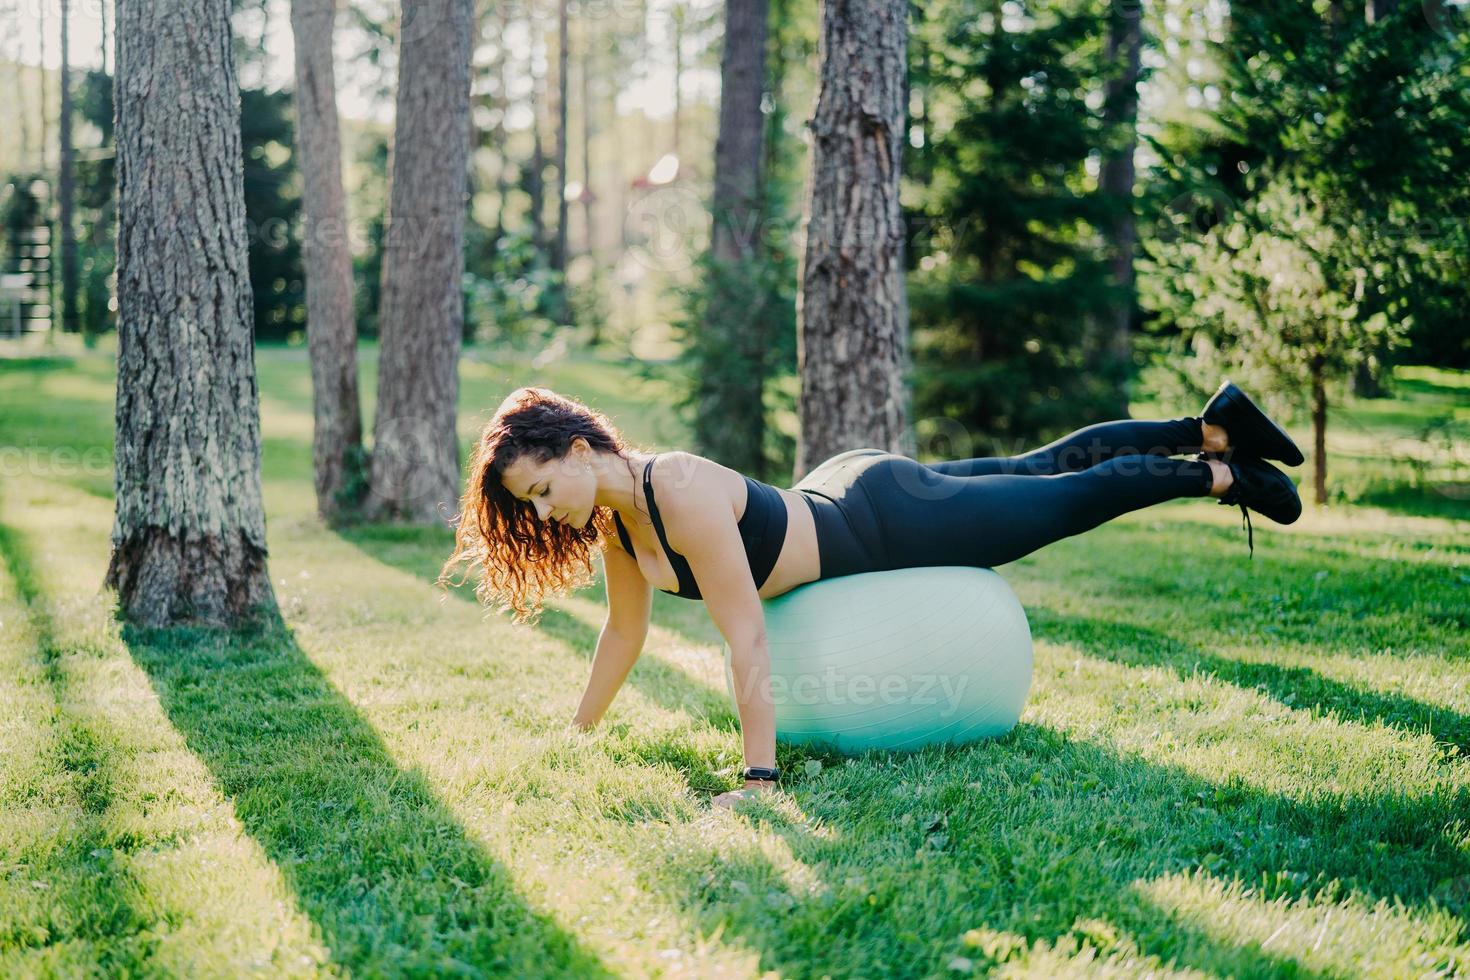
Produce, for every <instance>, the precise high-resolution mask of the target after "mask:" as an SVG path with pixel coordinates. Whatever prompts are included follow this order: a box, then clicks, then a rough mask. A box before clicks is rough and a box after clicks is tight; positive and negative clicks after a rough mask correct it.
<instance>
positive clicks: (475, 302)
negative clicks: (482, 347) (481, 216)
mask: <svg viewBox="0 0 1470 980" xmlns="http://www.w3.org/2000/svg"><path fill="white" fill-rule="evenodd" d="M465 237H466V247H467V251H468V253H469V254H468V256H467V259H466V269H465V299H466V316H465V323H466V330H467V332H469V331H473V333H472V336H473V337H474V339H475V341H476V342H478V343H481V344H486V345H490V346H494V347H499V346H501V345H508V346H510V347H514V348H516V349H518V350H525V349H527V348H528V347H533V346H544V345H545V343H547V342H549V341H550V339H551V337H552V334H553V333H554V332H555V331H556V330H557V329H558V328H557V325H556V324H555V323H554V322H553V321H552V320H551V318H550V312H549V302H550V299H549V296H550V291H551V290H552V288H553V286H554V284H555V282H556V280H557V275H556V273H555V272H553V271H552V269H551V268H550V267H549V266H548V265H547V263H546V254H545V252H544V251H543V250H542V249H540V248H538V247H537V245H536V243H535V242H533V241H532V240H531V237H530V235H529V234H528V233H527V234H523V233H520V232H516V231H510V230H507V231H502V232H501V234H500V235H499V237H498V238H493V237H492V232H491V230H489V229H486V228H483V227H481V226H480V225H478V224H476V223H475V222H473V221H471V222H468V223H467V224H466V227H465Z"/></svg>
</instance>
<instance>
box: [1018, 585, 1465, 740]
mask: <svg viewBox="0 0 1470 980" xmlns="http://www.w3.org/2000/svg"><path fill="white" fill-rule="evenodd" d="M1030 620H1031V630H1032V634H1033V635H1034V636H1036V637H1038V638H1042V639H1047V640H1051V641H1053V642H1062V643H1071V644H1074V645H1076V646H1077V647H1079V648H1081V649H1082V650H1083V651H1085V652H1086V653H1087V654H1088V655H1089V656H1093V657H1097V658H1099V659H1102V660H1111V661H1113V662H1115V663H1121V664H1130V665H1133V666H1149V667H1155V666H1156V667H1167V668H1168V669H1170V670H1172V671H1173V672H1174V673H1175V674H1176V675H1177V676H1178V677H1180V678H1181V679H1187V678H1189V677H1190V676H1191V675H1192V674H1194V673H1196V672H1199V673H1203V674H1207V675H1209V676H1210V677H1214V678H1216V679H1217V680H1221V681H1224V682H1225V683H1227V684H1234V685H1235V686H1237V687H1240V688H1243V689H1245V690H1248V691H1260V692H1264V693H1265V694H1266V695H1267V696H1268V697H1271V698H1274V699H1276V700H1277V701H1279V702H1280V703H1282V704H1283V705H1286V706H1287V707H1290V708H1295V709H1298V710H1307V711H1312V712H1314V713H1317V714H1331V715H1336V716H1337V717H1339V718H1341V719H1343V720H1344V721H1348V722H1356V723H1359V724H1371V723H1373V722H1375V721H1379V722H1382V723H1383V724H1385V725H1388V726H1390V727H1393V728H1397V729H1399V730H1400V731H1403V732H1407V733H1409V734H1411V735H1422V734H1425V733H1426V732H1427V733H1429V734H1430V735H1432V736H1433V737H1434V738H1435V739H1436V740H1437V741H1440V742H1445V743H1448V744H1450V745H1453V746H1455V747H1456V748H1457V749H1458V750H1459V751H1460V752H1461V753H1464V754H1470V718H1467V717H1466V716H1464V715H1462V714H1460V713H1459V712H1457V711H1453V710H1451V709H1449V708H1445V707H1441V706H1439V705H1433V704H1425V703H1424V702H1423V701H1418V700H1415V699H1414V698H1411V697H1406V696H1405V695H1402V694H1391V693H1387V692H1382V691H1373V690H1365V689H1363V688H1359V687H1354V686H1353V685H1351V684H1344V683H1342V682H1341V681H1335V680H1332V679H1330V678H1327V677H1323V676H1322V675H1321V674H1319V673H1318V672H1317V671H1315V670H1312V669H1310V668H1307V667H1283V666H1281V665H1279V664H1273V663H1252V662H1249V661H1243V660H1233V659H1231V658H1229V657H1222V656H1220V655H1219V654H1216V653H1211V652H1210V651H1208V650H1206V649H1204V648H1203V647H1199V646H1195V645H1193V644H1190V643H1186V642H1185V641H1183V640H1179V639H1176V638H1175V637H1173V636H1170V635H1169V634H1167V633H1163V632H1160V631H1158V630H1154V629H1149V628H1147V627H1143V626H1133V625H1130V624H1128V623H1119V622H1113V621H1109V620H1101V619H1089V618H1086V617H1082V616H1067V615H1062V614H1059V613H1055V612H1052V611H1051V610H1049V609H1032V610H1031V611H1030Z"/></svg>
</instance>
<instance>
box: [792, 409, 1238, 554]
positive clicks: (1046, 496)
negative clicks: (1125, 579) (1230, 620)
mask: <svg viewBox="0 0 1470 980" xmlns="http://www.w3.org/2000/svg"><path fill="white" fill-rule="evenodd" d="M1202 441H1203V439H1202V434H1201V423H1200V420H1199V419H1198V418H1180V419H1172V420H1170V421H1165V422H1144V421H1135V420H1132V419H1125V420H1122V421H1118V422H1100V423H1098V424H1097V425H1090V426H1088V427H1087V428H1085V429H1078V430H1077V431H1076V432H1073V433H1072V434H1071V435H1068V436H1066V437H1064V438H1062V439H1058V440H1057V441H1056V442H1053V443H1051V444H1050V445H1047V446H1043V447H1042V448H1040V449H1037V450H1034V451H1032V452H1029V453H1025V454H1023V455H1020V456H984V457H980V458H977V459H961V460H953V461H951V462H944V463H927V464H925V463H920V462H917V461H916V460H912V459H909V458H908V457H907V456H899V455H896V454H894V453H888V452H884V451H882V450H880V449H854V450H852V451H850V452H845V453H839V454H838V455H836V456H833V457H832V458H831V459H828V460H826V461H825V462H823V463H822V464H821V465H819V466H818V467H817V468H816V469H814V470H812V471H811V472H810V473H808V474H807V475H806V476H805V477H803V478H802V479H801V481H800V482H798V483H797V484H796V485H795V486H794V487H792V488H791V489H792V490H795V491H798V492H800V493H801V494H802V496H804V497H805V498H806V501H807V504H808V505H809V506H810V507H811V510H812V516H813V518H814V519H815V520H816V526H817V546H818V551H819V553H820V556H821V564H822V568H821V575H820V577H821V578H824V579H825V578H834V577H836V576H839V575H853V574H856V573H858V572H873V571H886V570H888V569H893V568H912V567H916V566H927V565H971V566H979V567H982V568H988V567H991V566H994V565H1004V564H1005V563H1006V562H1010V561H1015V560H1016V559H1017V558H1021V557H1024V556H1026V555H1029V554H1030V553H1031V552H1033V551H1035V550H1036V549H1038V548H1040V547H1042V546H1043V545H1047V544H1051V543H1052V542H1053V541H1058V540H1060V539H1062V538H1066V537H1070V536H1072V535H1074V534H1080V533H1082V532H1083V531H1087V530H1090V529H1092V528H1094V527H1097V526H1098V525H1099V524H1102V523H1103V522H1105V521H1110V520H1112V519H1113V518H1114V517H1117V516H1119V515H1120V514H1126V513H1128V512H1129V511H1133V510H1138V509H1140V508H1143V507H1147V506H1149V505H1151V504H1157V503H1162V502H1164V501H1166V500H1174V499H1176V498H1179V497H1203V496H1207V495H1208V494H1209V492H1210V488H1211V486H1212V485H1213V483H1214V475H1213V473H1212V472H1211V470H1210V467H1209V465H1208V464H1207V463H1204V462H1201V461H1199V460H1193V459H1170V458H1169V457H1170V456H1173V455H1180V454H1184V453H1194V452H1198V451H1199V450H1200V448H1201V445H1200V444H1201V442H1202Z"/></svg>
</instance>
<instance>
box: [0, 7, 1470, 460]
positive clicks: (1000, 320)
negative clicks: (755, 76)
mask: <svg viewBox="0 0 1470 980" xmlns="http://www.w3.org/2000/svg"><path fill="white" fill-rule="evenodd" d="M767 16H768V22H767V28H766V41H765V47H766V57H765V69H764V70H765V78H764V80H763V83H762V91H763V95H762V99H761V111H762V117H763V119H764V126H765V132H764V139H763V144H762V150H761V152H762V154H763V159H762V160H761V161H760V167H759V169H760V174H761V185H760V197H761V201H760V206H759V208H758V210H757V215H758V219H757V220H758V226H757V227H756V228H754V229H753V230H754V231H755V232H756V234H755V236H754V238H753V239H752V240H753V241H754V243H755V247H754V248H753V249H752V250H751V251H750V254H749V262H748V263H747V264H746V267H743V268H742V270H741V272H740V276H741V279H740V286H739V289H740V295H741V297H742V303H743V304H744V307H745V308H744V309H742V310H741V311H740V314H741V317H742V318H743V319H742V321H741V322H742V323H743V324H745V325H746V327H744V328H742V333H741V337H742V341H741V343H740V344H739V345H738V349H734V350H732V349H731V348H730V344H729V342H728V340H726V341H721V340H720V339H719V338H720V337H722V336H723V337H728V336H729V333H728V332H725V333H722V332H721V331H720V330H718V329H713V328H712V327H711V321H712V320H713V319H715V318H718V317H719V316H721V315H722V313H721V310H722V309H726V307H722V306H720V305H719V304H716V303H712V302H711V296H712V293H713V292H714V290H715V289H716V287H715V285H714V280H715V278H716V277H715V276H714V275H713V273H712V271H711V267H710V265H709V262H708V259H709V253H710V238H711V218H710V214H711V207H710V201H711V195H712V186H713V176H714V161H715V157H716V149H717V147H716V142H717V137H718V134H719V118H720V99H721V91H722V77H721V46H722V38H723V37H724V34H725V17H726V12H725V6H724V5H723V4H721V3H712V2H704V0H699V2H677V0H582V2H571V0H561V5H560V6H558V4H557V2H556V0H541V2H526V0H516V2H514V3H489V2H483V3H479V4H478V5H477V10H476V23H477V31H478V34H477V36H476V38H475V44H474V47H473V52H472V72H473V82H472V85H473V87H472V118H471V123H472V143H471V146H472V150H471V158H470V168H469V173H468V174H467V200H468V213H467V223H466V229H465V244H464V274H463V299H464V313H465V315H464V338H463V339H464V342H465V344H466V345H470V347H471V348H474V349H479V350H482V351H484V352H486V354H487V356H490V357H493V356H494V351H495V350H497V349H509V348H514V349H515V350H517V351H518V352H523V353H524V352H528V351H534V352H537V353H539V355H540V361H539V362H540V363H546V362H547V361H549V360H552V359H555V358H558V357H561V356H566V355H567V353H568V352H575V351H579V350H584V349H589V348H591V349H598V350H600V351H601V352H602V353H603V354H604V355H606V356H613V357H618V358H626V359H628V360H629V361H630V362H633V363H635V364H636V365H638V366H639V368H640V370H643V371H646V372H648V373H650V374H655V375H657V374H663V375H664V376H666V377H671V378H679V379H685V380H682V381H681V384H682V386H683V389H684V390H685V391H686V397H685V400H684V402H683V403H682V404H681V405H679V406H678V407H677V410H678V411H679V412H680V413H681V415H682V416H683V419H684V421H685V422H686V424H687V425H688V430H689V431H690V432H692V433H694V435H695V438H696V440H697V441H698V442H699V443H700V444H699V445H697V446H691V447H689V448H691V449H692V450H693V451H696V452H704V453H705V454H707V455H710V456H712V457H714V458H717V459H721V460H722V461H724V462H726V463H728V464H729V465H732V466H737V467H739V468H741V469H743V470H744V471H745V472H747V473H749V474H751V475H752V476H757V477H761V478H765V479H768V480H772V481H778V480H786V479H787V478H788V475H789V474H791V472H792V466H793V462H792V461H793V459H794V457H795V448H794V447H795V444H796V439H797V422H796V414H795V405H796V402H797V392H798V364H797V356H798V341H797V337H798V319H799V318H798V293H799V291H800V277H799V270H798V263H799V261H800V257H801V251H802V247H803V243H802V234H803V231H802V228H803V225H802V219H803V199H804V193H805V192H804V188H805V187H806V185H807V181H808V179H809V174H808V168H809V160H810V154H809V138H808V133H807V128H808V127H807V124H808V121H809V119H810V118H811V115H812V111H813V103H814V98H815V95H816V91H817V84H818V83H817V71H818V34H819V29H820V23H819V16H818V10H817V8H816V5H814V4H800V3H794V2H791V0H774V2H772V3H771V4H770V6H769V9H768V13H767ZM563 24H564V25H565V26H562V25H563ZM1466 26H1467V23H1466V8H1465V7H1464V6H1463V5H1461V4H1457V3H1449V2H1445V0H1424V2H1422V3H1421V2H1407V0H1404V2H1395V0H1366V2H1364V0H1316V2H1311V3H1308V2H1303V3H1279V2H1270V3H1262V2H1255V0H1250V2H1247V0H1241V2H1235V3H1227V2H1223V0H1149V2H1146V3H1145V2H1142V0H1119V2H1117V3H1112V4H1109V3H1104V2H1098V0H978V2H977V0H936V2H931V3H926V4H923V5H911V7H910V26H909V31H910V33H909V37H908V42H907V59H908V91H907V118H906V121H905V132H906V136H907V139H906V142H905V145H904V147H903V154H904V158H903V162H902V166H903V178H902V195H901V200H902V204H903V211H904V221H905V241H904V255H903V261H904V263H905V267H906V269H907V270H908V271H907V283H906V286H907V303H908V307H909V308H908V317H909V331H910V334H909V335H910V338H911V344H912V348H911V357H912V371H911V373H910V376H909V379H908V382H909V384H910V386H911V388H910V390H911V393H912V408H911V411H910V417H911V418H912V419H914V420H916V421H914V422H913V423H912V424H913V432H912V440H913V441H912V451H913V452H915V453H922V454H927V455H930V456H941V457H945V456H948V457H954V456H961V455H981V454H987V453H996V452H1001V453H1011V452H1018V451H1020V450H1021V449H1023V448H1024V447H1026V446H1027V445H1031V444H1034V443H1035V442H1036V441H1038V440H1041V439H1046V438H1050V437H1052V436H1054V435H1056V434H1059V433H1061V432H1064V431H1067V430H1069V429H1072V428H1075V427H1076V426H1077V425H1080V424H1084V423H1085V422H1087V421H1091V420H1094V419H1098V418H1103V417H1110V416H1119V415H1123V414H1126V412H1127V406H1128V399H1129V393H1130V390H1131V389H1132V388H1133V387H1134V386H1136V385H1137V384H1138V383H1139V379H1140V377H1142V376H1143V375H1144V374H1145V373H1146V374H1147V377H1148V383H1149V386H1150V390H1153V391H1159V390H1162V391H1168V390H1170V388H1171V387H1172V388H1173V389H1174V390H1176V391H1177V390H1183V389H1196V390H1198V391H1200V392H1204V391H1206V390H1208V389H1212V388H1213V386H1214V384H1215V383H1216V382H1217V381H1218V379H1219V377H1220V376H1221V374H1223V373H1232V375H1233V376H1235V377H1237V378H1240V379H1244V380H1246V381H1247V382H1249V383H1251V384H1254V385H1255V386H1256V387H1257V389H1258V390H1261V391H1263V392H1266V393H1269V395H1270V397H1271V398H1272V400H1273V401H1274V402H1275V403H1276V404H1278V405H1280V406H1283V407H1284V408H1285V409H1286V410H1289V411H1292V412H1294V413H1295V414H1296V417H1298V418H1303V417H1307V416H1311V417H1312V418H1313V421H1314V422H1320V423H1321V425H1324V426H1325V424H1326V413H1327V410H1328V408H1329V406H1330V405H1331V404H1333V403H1334V400H1335V399H1337V398H1339V397H1341V395H1342V394H1343V393H1345V392H1346V391H1347V390H1349V389H1351V390H1352V391H1353V392H1354V393H1355V394H1357V395H1359V396H1362V395H1372V394H1375V393H1377V392H1379V391H1381V390H1382V389H1383V386H1384V383H1385V379H1386V378H1388V377H1389V372H1388V371H1387V370H1386V369H1387V368H1388V367H1390V366H1391V365H1393V364H1395V363H1405V364H1428V365H1437V366H1444V367H1456V368H1466V367H1470V295H1467V293H1470V230H1467V222H1466V217H1467V215H1470V207H1467V204H1470V182H1467V181H1466V180H1465V174H1466V173H1467V172H1470V37H1467V31H1466ZM114 27H115V22H114V8H113V5H112V4H111V3H110V2H108V0H73V2H71V3H66V2H59V3H58V2H55V0H40V2H26V0H6V2H5V4H4V5H3V6H0V39H3V40H0V224H3V230H0V270H3V273H4V279H3V280H0V284H3V304H0V336H5V335H12V334H14V335H21V336H29V337H34V338H41V337H44V336H54V335H55V334H57V333H74V334H77V335H80V336H81V337H82V338H85V339H86V340H87V342H88V343H92V342H95V341H96V339H97V338H99V337H102V336H103V335H106V334H108V333H109V332H111V331H114V330H115V327H116V324H115V312H116V310H117V302H116V297H115V291H116V278H115V263H116V255H115V241H116V228H115V204H116V200H115V181H114V166H113V164H114V152H113V142H112V138H113V102H112V93H113V87H114V82H115V79H114V78H113V73H112V62H113V55H112V52H111V44H112V39H111V36H110V35H111V32H112V31H113V29H114ZM233 28H234V43H235V46H236V56H237V65H238V71H239V78H240V85H241V107H240V108H241V128H242V140H243V146H244V188H245V202H246V212H247V215H248V223H249V263H250V285H251V287H252V292H253V303H254V331H255V336H256V338H257V341H258V342H259V343H262V344H279V345H303V344H304V343H305V330H306V326H307V324H306V307H305V288H304V278H305V274H304V271H303V248H302V222H303V219H302V207H301V177H300V174H299V173H298V166H297V163H298V161H297V154H296V108H295V104H294V100H293V85H294V74H293V71H292V35H291V30H290V12H289V9H288V5H287V4H285V3H283V2H282V0H264V2H259V3H258V2H255V0H243V2H238V3H237V4H236V6H235V14H234V17H233ZM398 29H399V28H398V12H397V7H396V5H392V4H389V3H386V2H381V0H359V2H353V3H350V4H348V5H346V6H344V7H342V8H340V9H339V10H338V13H337V17H336V22H335V58H336V69H337V79H338V82H337V85H338V93H337V100H338V108H339V111H340V114H341V132H342V158H343V165H344V183H345V187H346V194H347V208H348V222H347V227H346V229H345V230H344V233H345V234H346V237H347V241H348V244H349V248H350V253H351V259H352V263H353V272H354V275H353V283H354V287H353V288H354V289H355V292H356V327H357V332H358V336H359V337H360V338H364V339H368V340H371V339H372V338H374V337H376V335H377V331H378V323H377V316H378V313H377V311H378V309H379V295H378V294H379V290H380V288H381V285H380V275H381V273H380V269H381V265H382V261H383V228H384V209H385V203H386V200H387V188H388V175H387V171H388V159H389V143H390V140H391V137H392V130H393V114H394V94H393V93H394V86H395V69H396V65H395V50H396V49H395V40H396V39H395V32H396V31H397V30H398ZM63 38H65V44H64V45H63ZM63 48H64V50H65V59H64V60H63ZM69 257H70V258H69ZM727 306H728V304H727ZM721 386H724V387H725V388H728V389H732V390H744V391H758V392H759V393H760V399H759V404H754V405H747V407H746V409H745V415H746V416H747V417H744V418H732V417H731V415H730V412H729V403H728V402H727V401H722V400H721V399H720V398H718V397H712V396H711V392H712V391H714V390H717V389H719V388H721ZM1318 413H1321V417H1320V419H1319V418H1317V414H1318ZM722 440H723V442H722ZM796 475H797V476H799V475H800V474H796Z"/></svg>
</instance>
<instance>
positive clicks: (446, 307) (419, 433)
mask: <svg viewBox="0 0 1470 980" xmlns="http://www.w3.org/2000/svg"><path fill="white" fill-rule="evenodd" d="M409 11H412V14H411V15H410V14H409V13H408V12H409ZM473 21H474V13H473V7H472V5H471V2H470V0H422V2H419V3H417V4H414V5H411V6H409V7H407V8H405V17H404V22H403V24H402V26H401V27H400V29H399V38H398V50H399V57H398V65H399V68H398V98H397V104H396V120H395V123H394V133H393V150H392V157H391V159H390V162H389V167H388V170H389V182H390V184H389V203H388V219H387V226H386V230H385V232H384V234H385V236H386V239H385V243H386V248H385V254H384V258H383V293H382V326H381V330H382V343H381V350H380V353H379V368H378V406H377V415H376V418H375V420H374V423H373V434H374V440H373V441H374V446H373V454H372V469H371V473H372V478H371V480H372V494H371V497H370V499H369V500H368V502H367V505H366V508H365V510H366V512H367V515H368V516H369V517H374V518H396V519H402V520H406V521H412V522H426V523H427V522H433V521H435V520H444V519H446V518H448V517H449V516H451V515H452V514H453V508H454V506H455V503H456V501H457V500H458V497H459V486H458V484H459V440H458V437H457V436H456V434H455V409H456V406H457V402H458V396H459V373H458V369H459V351H460V344H461V341H462V334H463V329H464V297H463V291H462V290H463V286H462V279H463V275H464V222H465V186H466V179H465V174H466V169H467V167H468V165H469V145H470V38H471V36H472V35H473V33H474V24H473ZM441 508H448V509H447V510H442V509H441Z"/></svg>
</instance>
